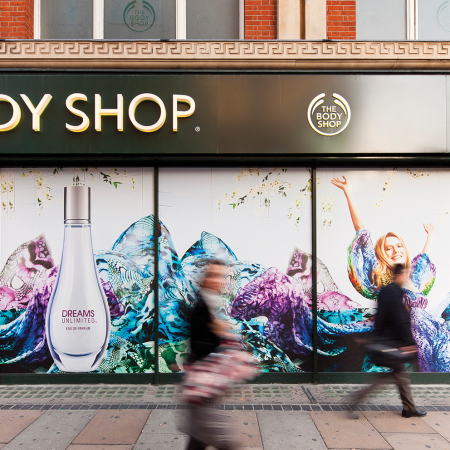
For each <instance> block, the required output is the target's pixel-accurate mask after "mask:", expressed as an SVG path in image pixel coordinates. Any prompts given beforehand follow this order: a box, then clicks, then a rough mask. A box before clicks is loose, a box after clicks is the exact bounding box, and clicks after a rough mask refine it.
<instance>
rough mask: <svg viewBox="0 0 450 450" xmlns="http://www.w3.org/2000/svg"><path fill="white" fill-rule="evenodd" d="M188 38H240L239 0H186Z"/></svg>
mask: <svg viewBox="0 0 450 450" xmlns="http://www.w3.org/2000/svg"><path fill="white" fill-rule="evenodd" d="M186 37H187V38H188V39H239V0H186Z"/></svg>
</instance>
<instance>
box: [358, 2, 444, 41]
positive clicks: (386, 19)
mask: <svg viewBox="0 0 450 450" xmlns="http://www.w3.org/2000/svg"><path fill="white" fill-rule="evenodd" d="M356 39H357V40H361V41H397V40H407V39H415V40H421V41H449V40H450V0H356Z"/></svg>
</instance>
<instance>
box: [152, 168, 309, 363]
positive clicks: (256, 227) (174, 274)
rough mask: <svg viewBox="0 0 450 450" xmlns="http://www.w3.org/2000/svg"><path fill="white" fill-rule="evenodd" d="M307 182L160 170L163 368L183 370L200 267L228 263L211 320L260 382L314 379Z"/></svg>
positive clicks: (273, 173) (294, 172) (220, 171)
mask: <svg viewBox="0 0 450 450" xmlns="http://www.w3.org/2000/svg"><path fill="white" fill-rule="evenodd" d="M310 177H311V175H310V171H309V170H308V169H306V168H280V169H276V168H268V167H266V168H264V167H260V168H251V169H250V168H244V169H239V168H234V169H233V168H190V169H188V168H161V169H160V173H159V218H160V221H161V238H160V261H159V267H160V286H161V289H160V297H159V298H160V319H159V320H160V324H161V327H160V332H159V342H160V348H159V354H160V355H161V357H160V361H161V359H163V360H164V363H165V364H163V363H161V365H162V366H164V367H165V368H166V367H167V369H169V371H170V372H176V371H180V370H183V363H184V362H185V361H186V357H187V353H188V351H189V346H188V337H189V314H188V313H187V311H189V310H190V309H191V308H192V304H193V303H194V302H195V298H196V295H197V292H198V290H199V288H200V283H201V281H202V279H203V273H204V263H205V261H207V260H208V259H221V260H222V261H224V262H225V263H227V265H228V267H227V269H226V271H227V272H226V278H225V282H224V285H223V289H222V293H221V294H222V295H221V296H220V299H218V302H217V310H218V311H220V313H221V314H222V317H223V319H224V320H226V321H227V322H228V323H229V325H231V326H232V330H234V332H236V333H238V334H241V335H243V336H244V337H245V338H246V339H245V345H246V346H247V349H248V350H249V351H251V353H252V354H253V355H254V356H255V357H256V358H257V360H258V362H259V364H260V367H261V370H262V371H263V372H310V371H311V370H312V349H311V345H312V344H311V343H312V329H311V323H312V311H311V305H312V298H311V178H310Z"/></svg>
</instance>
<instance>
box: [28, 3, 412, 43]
mask: <svg viewBox="0 0 450 450" xmlns="http://www.w3.org/2000/svg"><path fill="white" fill-rule="evenodd" d="M408 1H409V0H408ZM413 1H414V0H413ZM93 9H94V10H93V15H94V17H93V30H92V36H93V39H104V36H105V21H104V17H105V2H104V0H93ZM175 30H176V38H175V39H179V40H184V39H186V0H176V25H175ZM34 39H41V0H34ZM239 39H245V0H239Z"/></svg>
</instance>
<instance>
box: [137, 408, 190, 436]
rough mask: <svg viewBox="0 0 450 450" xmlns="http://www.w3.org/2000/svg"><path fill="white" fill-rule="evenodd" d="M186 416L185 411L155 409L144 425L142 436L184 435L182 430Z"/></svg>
mask: <svg viewBox="0 0 450 450" xmlns="http://www.w3.org/2000/svg"><path fill="white" fill-rule="evenodd" d="M187 416H188V412H187V411H183V410H175V411H174V410H166V409H155V410H153V411H152V414H151V416H150V418H149V419H148V421H147V423H146V424H145V426H144V428H143V430H142V434H149V433H150V434H184V433H183V431H181V430H182V429H185V428H186V427H183V425H184V424H185V421H186V418H187Z"/></svg>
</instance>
